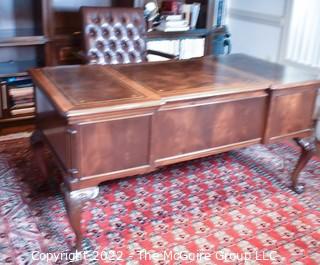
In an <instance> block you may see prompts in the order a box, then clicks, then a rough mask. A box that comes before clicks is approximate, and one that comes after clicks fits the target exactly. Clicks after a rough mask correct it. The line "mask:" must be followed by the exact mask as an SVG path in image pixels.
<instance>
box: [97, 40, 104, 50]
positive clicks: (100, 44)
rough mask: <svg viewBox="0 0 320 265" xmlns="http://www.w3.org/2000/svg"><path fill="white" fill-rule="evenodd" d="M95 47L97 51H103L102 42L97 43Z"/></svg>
mask: <svg viewBox="0 0 320 265" xmlns="http://www.w3.org/2000/svg"><path fill="white" fill-rule="evenodd" d="M96 47H97V49H98V50H103V49H104V43H103V42H102V41H97V44H96Z"/></svg>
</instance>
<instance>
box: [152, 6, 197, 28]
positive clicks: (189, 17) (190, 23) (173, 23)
mask: <svg viewBox="0 0 320 265" xmlns="http://www.w3.org/2000/svg"><path fill="white" fill-rule="evenodd" d="M199 12H200V4H199V3H193V4H184V5H182V14H178V15H176V14H164V15H163V16H162V19H161V22H160V24H159V25H158V26H157V27H156V29H157V30H159V31H164V32H170V31H171V32H172V31H187V30H189V29H190V28H195V27H196V24H197V21H198V18H199Z"/></svg>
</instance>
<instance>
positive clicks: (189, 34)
mask: <svg viewBox="0 0 320 265" xmlns="http://www.w3.org/2000/svg"><path fill="white" fill-rule="evenodd" d="M225 31H226V29H225V28H224V27H220V28H213V29H210V30H209V29H204V28H203V29H191V30H187V31H175V32H163V31H158V30H153V31H149V32H147V39H148V40H183V39H191V38H205V37H206V36H208V35H209V34H221V33H224V32H225Z"/></svg>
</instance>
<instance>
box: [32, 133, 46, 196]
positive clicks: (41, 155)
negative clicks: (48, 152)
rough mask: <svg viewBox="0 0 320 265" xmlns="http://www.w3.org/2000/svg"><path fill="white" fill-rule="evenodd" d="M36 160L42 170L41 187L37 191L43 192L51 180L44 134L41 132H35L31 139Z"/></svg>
mask: <svg viewBox="0 0 320 265" xmlns="http://www.w3.org/2000/svg"><path fill="white" fill-rule="evenodd" d="M30 143H31V147H32V151H33V155H34V159H35V161H36V163H37V165H38V167H39V169H40V172H41V176H42V180H39V183H40V184H39V186H38V187H37V190H41V189H43V188H44V186H46V185H47V182H48V180H49V174H48V167H47V163H46V161H45V152H44V150H45V148H44V147H45V145H44V142H43V138H42V134H41V132H40V131H35V132H34V133H33V134H32V135H31V139H30Z"/></svg>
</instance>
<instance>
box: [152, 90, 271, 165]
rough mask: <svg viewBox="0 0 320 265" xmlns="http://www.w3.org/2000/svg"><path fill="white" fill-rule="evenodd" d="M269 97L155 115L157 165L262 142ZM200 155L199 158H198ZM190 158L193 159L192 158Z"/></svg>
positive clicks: (162, 112) (221, 102) (200, 104)
mask: <svg viewBox="0 0 320 265" xmlns="http://www.w3.org/2000/svg"><path fill="white" fill-rule="evenodd" d="M266 106H267V95H266V94H262V96H261V95H260V96H258V97H252V96H251V97H250V98H248V97H245V96H244V97H242V98H240V99H237V100H231V101H230V100H227V101H225V102H223V101H219V100H218V101H217V100H216V98H213V99H212V101H211V102H210V101H206V102H205V103H203V102H201V101H200V102H199V104H197V102H196V103H194V102H193V103H192V104H190V105H188V104H186V105H185V106H180V107H178V108H171V109H170V108H169V109H163V110H160V111H159V112H158V113H157V115H156V122H155V131H154V138H155V139H154V141H153V142H154V144H155V148H154V150H155V157H156V162H158V163H157V164H161V165H162V164H166V162H165V160H166V159H168V161H171V160H173V161H177V162H178V161H180V159H179V157H181V160H186V159H187V157H188V154H190V155H191V157H200V156H203V155H202V153H203V152H207V153H208V154H210V152H212V153H214V151H215V149H219V148H222V147H227V146H230V148H227V149H229V150H230V149H232V146H233V148H234V147H235V146H234V145H237V144H239V143H244V142H246V141H255V142H260V140H261V139H262V136H263V131H264V121H265V115H266ZM197 153H198V155H197ZM189 158H190V157H189Z"/></svg>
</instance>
